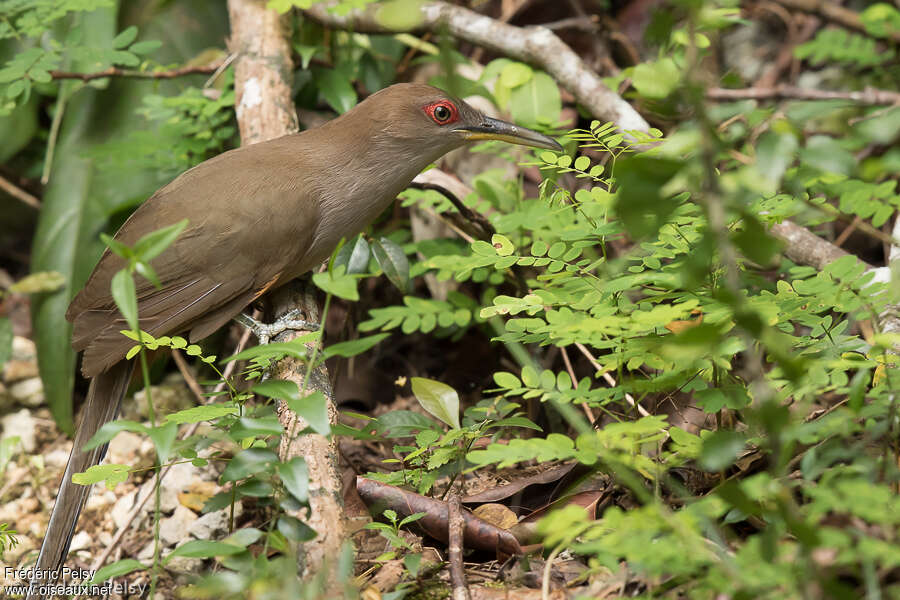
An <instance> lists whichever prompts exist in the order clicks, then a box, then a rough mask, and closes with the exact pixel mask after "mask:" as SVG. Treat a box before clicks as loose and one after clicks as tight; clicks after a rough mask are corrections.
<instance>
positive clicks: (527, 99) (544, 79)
mask: <svg viewBox="0 0 900 600" xmlns="http://www.w3.org/2000/svg"><path fill="white" fill-rule="evenodd" d="M509 111H510V113H511V114H512V117H513V120H514V121H515V122H516V123H522V124H523V125H534V124H537V123H538V122H539V121H540V120H544V121H550V122H556V121H557V120H558V119H559V113H560V112H561V111H562V100H561V99H560V95H559V88H558V87H557V86H556V82H555V81H554V80H553V78H552V77H550V76H549V75H547V74H546V73H544V72H543V71H535V72H534V75H533V76H532V77H531V78H530V79H529V80H528V81H527V82H526V83H525V84H524V85H521V86H519V87H517V88H515V89H514V90H513V91H512V93H511V94H510V96H509Z"/></svg>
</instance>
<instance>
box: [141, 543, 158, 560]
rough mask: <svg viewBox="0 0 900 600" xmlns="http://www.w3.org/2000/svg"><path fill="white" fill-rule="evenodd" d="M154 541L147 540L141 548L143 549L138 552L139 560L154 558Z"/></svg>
mask: <svg viewBox="0 0 900 600" xmlns="http://www.w3.org/2000/svg"><path fill="white" fill-rule="evenodd" d="M154 544H155V543H154V541H153V540H150V541H149V542H147V545H146V546H144V547H143V548H141V551H140V552H138V555H137V559H138V560H150V559H151V558H153V549H154V547H155V546H154Z"/></svg>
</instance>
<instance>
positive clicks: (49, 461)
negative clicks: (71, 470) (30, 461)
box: [44, 446, 72, 470]
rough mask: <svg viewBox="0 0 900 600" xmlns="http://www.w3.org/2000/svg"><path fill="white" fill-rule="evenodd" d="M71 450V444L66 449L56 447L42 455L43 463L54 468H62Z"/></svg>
mask: <svg viewBox="0 0 900 600" xmlns="http://www.w3.org/2000/svg"><path fill="white" fill-rule="evenodd" d="M71 451H72V448H71V446H69V447H68V448H67V449H62V448H58V449H56V450H53V451H52V452H48V453H47V454H45V455H44V465H45V466H47V467H51V468H54V469H59V470H63V469H64V468H65V466H66V463H67V462H68V461H69V453H70V452H71Z"/></svg>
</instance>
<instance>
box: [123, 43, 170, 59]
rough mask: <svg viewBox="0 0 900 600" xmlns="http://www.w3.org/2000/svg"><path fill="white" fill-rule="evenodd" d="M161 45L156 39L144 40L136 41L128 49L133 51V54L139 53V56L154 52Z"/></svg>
mask: <svg viewBox="0 0 900 600" xmlns="http://www.w3.org/2000/svg"><path fill="white" fill-rule="evenodd" d="M161 47H162V42H160V41H158V40H147V41H144V42H137V43H135V44H132V45H131V47H130V48H128V50H129V51H131V52H134V53H135V54H139V55H141V56H146V55H147V54H150V53H152V52H155V51H156V50H158V49H159V48H161Z"/></svg>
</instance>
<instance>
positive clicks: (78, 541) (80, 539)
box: [69, 531, 93, 552]
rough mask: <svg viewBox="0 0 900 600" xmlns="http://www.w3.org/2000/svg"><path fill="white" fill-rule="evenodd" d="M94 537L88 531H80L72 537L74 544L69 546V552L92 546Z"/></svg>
mask: <svg viewBox="0 0 900 600" xmlns="http://www.w3.org/2000/svg"><path fill="white" fill-rule="evenodd" d="M91 542H93V538H92V537H91V534H89V533H88V532H87V531H79V532H78V533H76V534H75V536H74V537H73V538H72V545H71V546H69V552H77V551H78V550H86V549H87V548H88V547H90V545H91Z"/></svg>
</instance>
